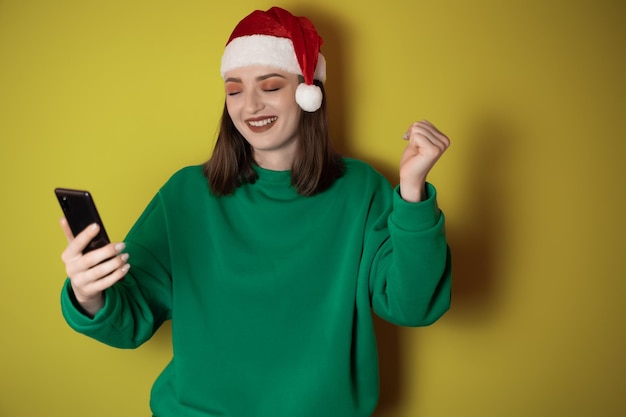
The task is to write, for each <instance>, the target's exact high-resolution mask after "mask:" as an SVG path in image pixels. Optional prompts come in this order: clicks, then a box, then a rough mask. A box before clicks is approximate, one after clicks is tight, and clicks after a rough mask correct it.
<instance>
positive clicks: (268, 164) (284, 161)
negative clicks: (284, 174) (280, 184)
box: [253, 151, 294, 171]
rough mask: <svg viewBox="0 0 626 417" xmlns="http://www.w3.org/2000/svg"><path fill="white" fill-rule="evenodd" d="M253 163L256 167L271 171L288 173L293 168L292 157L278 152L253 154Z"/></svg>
mask: <svg viewBox="0 0 626 417" xmlns="http://www.w3.org/2000/svg"><path fill="white" fill-rule="evenodd" d="M253 157H254V162H256V164H257V165H258V166H260V167H261V168H264V169H269V170H271V171H289V170H291V168H292V166H293V159H294V155H293V154H292V153H291V152H290V153H289V154H284V153H278V152H259V151H254V152H253Z"/></svg>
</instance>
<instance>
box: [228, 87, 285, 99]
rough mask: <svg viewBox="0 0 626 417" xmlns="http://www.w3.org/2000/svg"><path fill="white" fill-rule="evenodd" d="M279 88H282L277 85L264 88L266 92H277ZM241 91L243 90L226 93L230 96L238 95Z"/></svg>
mask: <svg viewBox="0 0 626 417" xmlns="http://www.w3.org/2000/svg"><path fill="white" fill-rule="evenodd" d="M278 90H280V87H276V88H268V89H265V90H263V91H264V92H266V93H273V92H276V91H278ZM240 93H241V91H236V92H234V93H226V94H227V95H228V96H231V97H233V96H236V95H237V94H240Z"/></svg>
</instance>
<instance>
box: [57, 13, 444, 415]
mask: <svg viewBox="0 0 626 417" xmlns="http://www.w3.org/2000/svg"><path fill="white" fill-rule="evenodd" d="M320 45H321V38H320V37H319V36H318V35H317V32H316V31H315V28H314V27H313V25H312V24H311V22H310V21H308V20H307V19H306V18H303V17H295V16H293V15H291V14H290V13H289V12H287V11H285V10H283V9H279V8H272V9H270V10H268V11H255V12H253V13H252V14H251V15H249V16H247V17H246V18H244V19H243V20H242V21H241V22H240V23H239V25H238V26H237V27H236V28H235V30H234V32H233V34H232V35H231V38H230V39H229V42H228V43H227V46H226V50H225V52H224V56H223V59H222V76H223V78H224V86H225V93H226V103H225V107H224V113H223V116H222V122H221V130H220V134H219V137H218V140H217V143H216V147H215V150H214V153H213V155H212V157H211V159H209V160H208V161H207V162H206V163H205V164H204V165H203V166H191V167H186V168H183V169H182V170H180V171H179V172H177V173H175V174H174V175H173V176H172V177H171V179H170V180H169V181H168V182H167V183H166V184H164V185H163V187H162V188H161V189H160V190H159V192H158V193H157V194H156V196H155V197H154V198H153V200H152V201H151V202H150V204H149V205H148V207H147V208H146V210H145V212H144V213H143V214H142V215H141V217H140V218H139V219H138V221H137V223H136V224H135V225H134V226H133V228H132V229H131V230H130V232H129V234H128V236H127V237H126V239H125V241H124V243H111V244H110V245H108V246H106V247H104V248H101V249H99V250H95V251H92V252H89V253H87V254H85V255H83V254H82V250H83V249H84V248H85V246H86V245H87V243H88V242H89V241H90V240H91V239H92V238H93V237H94V236H95V235H96V233H97V226H91V227H89V228H87V229H86V230H85V231H83V232H82V233H80V234H78V235H77V236H76V237H74V236H72V233H71V231H70V230H69V228H68V226H67V222H66V221H65V219H62V221H61V224H62V228H63V230H64V232H65V234H66V236H67V238H68V240H69V244H68V246H67V248H66V249H65V251H64V252H63V256H62V258H63V261H64V262H65V265H66V270H67V274H68V276H69V278H68V280H67V282H66V284H65V286H64V289H63V292H62V300H61V303H62V309H63V313H64V316H65V318H66V320H67V322H68V323H69V325H70V326H72V327H73V328H74V329H76V330H77V331H79V332H81V333H84V334H85V335H87V336H90V337H93V338H95V339H97V340H100V341H102V342H104V343H107V344H109V345H111V346H116V347H122V348H133V347H137V346H139V345H141V344H142V343H143V342H145V341H146V340H148V339H149V338H150V337H151V336H152V335H153V334H154V332H155V331H156V330H157V329H158V328H159V326H160V325H161V324H162V323H163V322H164V321H165V320H172V342H173V348H174V349H173V351H174V355H173V358H172V360H171V362H170V363H169V365H168V366H167V367H166V368H165V369H164V371H163V372H162V374H161V375H160V376H159V377H158V379H157V381H156V382H155V384H154V387H153V389H152V396H151V409H152V412H153V415H154V416H158V417H174V416H175V417H181V416H188V417H201V416H202V417H207V416H230V417H251V416H256V417H294V416H298V417H313V416H315V417H319V416H340V417H352V416H355V417H356V416H370V415H371V414H372V413H373V411H374V409H375V406H376V403H377V400H378V373H377V372H378V370H377V352H376V342H375V336H374V328H373V322H372V315H371V311H372V310H373V311H374V312H375V313H376V314H378V315H379V316H381V317H382V318H384V319H386V320H388V321H390V322H393V323H396V324H398V325H405V326H423V325H428V324H431V323H433V322H434V321H436V320H437V319H438V318H439V317H440V316H441V315H442V314H443V313H444V312H445V311H446V310H447V309H448V307H449V303H450V279H451V278H450V257H449V251H448V247H447V244H446V238H445V232H444V217H443V214H442V213H441V211H440V210H439V209H438V207H437V203H436V193H435V189H434V188H433V186H432V185H430V184H428V183H426V176H427V174H428V172H429V171H430V169H431V168H432V166H433V165H434V163H435V162H436V161H437V160H438V158H439V157H440V156H441V154H442V153H443V152H444V151H445V150H446V148H447V147H448V146H449V141H448V138H447V137H446V136H445V135H443V134H442V133H441V132H439V130H437V128H435V126H433V125H432V124H430V123H428V122H425V121H423V122H416V123H414V124H413V125H411V126H410V127H409V129H408V131H407V134H406V136H405V139H406V140H407V141H408V143H407V147H406V150H405V151H404V154H403V156H402V160H401V163H400V185H399V187H396V188H395V189H392V188H391V187H390V185H389V184H388V182H387V181H386V180H385V179H384V178H383V177H382V176H381V175H380V174H379V173H377V172H376V171H374V170H373V169H372V168H370V167H369V166H368V165H366V164H365V163H363V162H360V161H357V160H353V159H348V158H341V157H340V156H338V155H337V154H336V153H335V152H334V151H333V149H332V147H331V145H330V142H329V138H328V128H327V118H326V107H325V97H324V88H323V81H324V77H325V61H324V58H323V56H322V55H321V54H320V53H319V49H320ZM107 259H108V260H107ZM131 264H132V268H130V265H131ZM123 277H125V279H124V280H122V279H121V278H123Z"/></svg>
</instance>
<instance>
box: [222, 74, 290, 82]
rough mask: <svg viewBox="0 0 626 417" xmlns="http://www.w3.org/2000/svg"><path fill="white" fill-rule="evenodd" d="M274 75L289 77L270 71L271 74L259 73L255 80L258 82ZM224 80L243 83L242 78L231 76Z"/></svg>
mask: <svg viewBox="0 0 626 417" xmlns="http://www.w3.org/2000/svg"><path fill="white" fill-rule="evenodd" d="M273 77H280V78H284V79H287V77H285V76H283V75H280V74H278V73H275V72H273V73H270V74H265V75H259V76H258V77H256V78H255V80H256V81H257V82H258V81H263V80H267V79H268V78H273ZM224 82H225V83H229V82H231V83H241V78H235V77H229V78H226V79H225V80H224Z"/></svg>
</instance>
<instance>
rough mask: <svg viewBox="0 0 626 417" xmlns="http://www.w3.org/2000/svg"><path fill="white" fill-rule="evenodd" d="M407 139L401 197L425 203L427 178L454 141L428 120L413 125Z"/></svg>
mask: <svg viewBox="0 0 626 417" xmlns="http://www.w3.org/2000/svg"><path fill="white" fill-rule="evenodd" d="M403 138H404V139H405V140H407V141H408V142H409V143H408V145H407V147H406V149H405V150H404V152H403V153H402V159H401V160H400V194H401V195H402V198H403V199H404V200H406V201H412V202H418V201H422V200H424V199H425V198H426V177H427V175H428V173H429V172H430V170H431V168H432V167H433V166H434V165H435V162H437V160H439V158H440V157H441V155H443V153H444V152H445V151H446V149H448V147H449V146H450V139H448V137H447V136H446V135H444V134H443V133H441V132H440V131H439V130H438V129H437V128H436V127H435V126H434V125H433V124H432V123H430V122H428V121H426V120H423V121H421V122H415V123H413V124H412V125H411V126H410V127H409V130H408V131H407V132H406V134H405V135H404V137H403Z"/></svg>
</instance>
